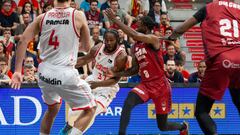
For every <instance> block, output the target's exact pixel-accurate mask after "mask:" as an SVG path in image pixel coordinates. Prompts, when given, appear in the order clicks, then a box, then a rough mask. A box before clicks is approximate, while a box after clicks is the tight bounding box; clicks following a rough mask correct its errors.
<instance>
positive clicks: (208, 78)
mask: <svg viewBox="0 0 240 135" xmlns="http://www.w3.org/2000/svg"><path fill="white" fill-rule="evenodd" d="M232 1H233V0H232ZM232 1H231V0H221V1H220V0H219V1H218V0H216V1H214V2H212V3H209V4H207V5H206V6H205V7H203V8H202V9H200V10H199V11H198V12H197V13H196V14H195V15H193V17H191V18H190V19H188V20H186V21H185V22H184V23H183V24H181V25H179V26H178V27H177V28H176V29H175V30H174V32H173V34H172V35H171V36H169V37H168V39H169V40H175V39H177V37H179V36H180V35H182V34H183V33H184V32H186V31H187V30H188V29H190V28H191V27H192V26H194V25H196V24H198V23H200V22H201V28H202V35H203V37H202V39H203V45H204V49H205V56H206V65H207V69H206V71H205V76H204V78H203V80H202V82H201V85H200V90H199V93H198V97H197V101H196V111H195V116H196V119H197V121H198V123H199V125H200V127H201V129H202V131H203V132H204V134H206V135H216V134H217V126H216V124H215V122H214V121H213V119H212V118H211V117H210V115H209V112H210V110H211V108H212V105H213V103H214V102H215V100H221V99H222V97H223V95H224V92H225V90H226V88H227V87H228V88H229V90H230V94H231V96H232V101H233V103H234V105H235V106H236V107H237V109H238V112H239V114H240V57H239V52H240V37H239V35H240V33H239V30H240V16H239V14H240V8H239V7H240V5H239V4H240V1H239V0H235V3H234V2H232ZM237 3H238V4H237Z"/></svg>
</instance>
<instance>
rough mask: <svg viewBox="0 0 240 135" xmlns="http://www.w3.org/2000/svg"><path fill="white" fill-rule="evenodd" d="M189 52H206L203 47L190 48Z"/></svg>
mask: <svg viewBox="0 0 240 135" xmlns="http://www.w3.org/2000/svg"><path fill="white" fill-rule="evenodd" d="M188 51H189V52H190V53H196V52H201V53H202V52H204V49H203V47H189V48H188Z"/></svg>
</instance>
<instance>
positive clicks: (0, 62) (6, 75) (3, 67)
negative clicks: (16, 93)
mask: <svg viewBox="0 0 240 135" xmlns="http://www.w3.org/2000/svg"><path fill="white" fill-rule="evenodd" d="M10 78H12V72H11V71H10V70H9V65H8V60H7V58H6V57H0V84H1V81H2V82H8V81H9V80H10Z"/></svg>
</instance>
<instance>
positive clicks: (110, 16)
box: [104, 8, 116, 20]
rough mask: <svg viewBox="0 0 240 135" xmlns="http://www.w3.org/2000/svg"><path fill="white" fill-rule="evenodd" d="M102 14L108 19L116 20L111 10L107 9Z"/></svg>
mask: <svg viewBox="0 0 240 135" xmlns="http://www.w3.org/2000/svg"><path fill="white" fill-rule="evenodd" d="M104 14H105V15H106V16H107V17H108V18H109V19H110V20H113V19H115V18H116V15H115V13H114V12H113V10H112V9H111V8H108V9H106V10H105V11H104Z"/></svg>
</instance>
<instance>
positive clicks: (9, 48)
mask: <svg viewBox="0 0 240 135" xmlns="http://www.w3.org/2000/svg"><path fill="white" fill-rule="evenodd" d="M3 45H4V46H5V48H6V54H7V57H8V56H13V54H14V50H15V44H14V42H13V41H12V40H11V30H10V29H5V30H4V31H3Z"/></svg>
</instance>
